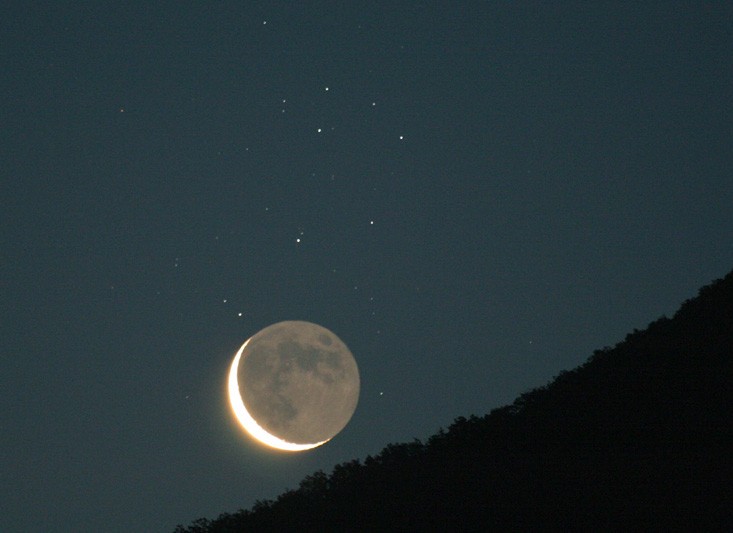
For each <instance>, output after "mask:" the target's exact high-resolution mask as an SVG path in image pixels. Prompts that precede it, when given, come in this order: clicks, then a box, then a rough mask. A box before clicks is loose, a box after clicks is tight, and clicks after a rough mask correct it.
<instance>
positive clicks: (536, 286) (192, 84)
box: [0, 1, 733, 533]
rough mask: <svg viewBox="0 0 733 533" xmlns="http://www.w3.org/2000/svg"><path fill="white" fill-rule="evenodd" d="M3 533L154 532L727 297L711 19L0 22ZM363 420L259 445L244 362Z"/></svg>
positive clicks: (725, 20) (140, 16)
mask: <svg viewBox="0 0 733 533" xmlns="http://www.w3.org/2000/svg"><path fill="white" fill-rule="evenodd" d="M2 11H3V13H2V16H1V17H0V98H1V99H2V100H1V102H2V104H1V105H0V179H1V180H2V182H1V183H2V196H1V198H0V201H1V202H2V203H1V204H0V251H1V253H2V256H1V261H0V290H1V291H2V292H1V293H0V312H1V315H0V316H1V322H0V327H1V328H2V329H1V331H0V350H1V352H0V398H1V404H0V530H2V531H4V532H21V531H22V532H28V531H43V532H46V533H52V532H65V531H75V532H98V531H106V532H117V531H120V532H121V531H170V530H172V529H173V528H174V527H175V525H176V524H177V523H189V522H190V521H191V520H193V519H194V518H197V517H200V516H208V517H215V516H217V515H218V514H219V513H220V512H223V511H236V510H237V509H239V508H242V507H249V506H251V505H252V504H253V503H254V501H255V500H257V499H265V498H272V497H275V496H276V495H277V494H279V493H280V492H282V491H283V490H284V489H285V488H288V487H290V488H295V487H297V485H298V482H299V481H300V479H302V478H303V477H304V476H305V475H307V474H309V473H312V472H314V471H316V470H318V469H323V470H325V471H330V469H331V468H332V467H333V466H334V465H335V464H337V463H340V462H343V461H346V460H350V459H354V458H360V459H363V458H364V457H366V456H367V455H369V454H375V453H377V452H379V451H380V450H381V449H382V447H384V446H385V445H386V444H388V443H392V442H401V441H407V440H412V439H413V438H420V439H425V438H427V437H429V436H430V435H431V434H433V433H434V432H435V431H437V430H438V428H440V427H441V426H442V427H445V426H447V425H449V424H450V423H451V422H452V420H453V419H454V418H455V417H457V416H461V415H464V416H468V415H470V414H478V415H480V414H484V413H487V412H488V411H490V410H491V409H492V408H495V407H498V406H501V405H503V404H506V403H508V402H511V401H512V400H513V399H514V398H515V397H516V396H517V395H518V394H520V393H522V392H524V391H526V390H528V389H530V388H533V387H536V386H540V385H543V384H545V383H547V382H548V381H549V380H550V379H552V377H553V376H555V375H556V374H557V373H559V372H560V371H561V370H563V369H569V368H572V367H574V366H576V365H578V364H580V363H581V362H583V361H584V360H585V359H586V358H587V357H588V356H590V355H591V353H592V351H593V350H594V349H597V348H602V347H603V346H606V345H612V344H614V343H616V342H618V341H620V340H622V339H623V337H624V336H625V334H626V333H627V332H629V331H631V330H632V329H633V328H643V327H644V326H646V324H648V323H649V322H650V321H652V320H654V319H656V318H658V317H659V316H661V315H662V314H670V313H672V312H674V310H675V309H676V307H677V306H678V305H679V304H680V303H681V302H682V301H683V300H684V299H686V298H689V297H692V296H694V295H695V294H696V291H697V289H698V287H700V286H701V285H704V284H706V283H708V282H709V281H711V280H712V279H714V278H717V277H720V276H722V275H723V274H725V273H726V272H727V271H729V270H730V269H731V268H733V208H731V206H733V175H732V173H731V168H732V166H733V142H732V140H733V127H732V125H733V117H732V116H731V102H733V90H732V89H733V67H732V66H731V65H733V61H732V58H733V4H731V3H730V2H710V3H708V2H705V3H703V2H668V1H665V2H634V3H631V2H628V3H624V2H608V3H607V2H584V1H583V2H369V3H361V5H357V3H350V2H340V3H335V2H334V3H324V2H287V3H285V2H282V3H281V2H190V1H189V2H136V1H130V2H106V1H95V2H46V3H44V2H15V1H11V2H10V3H9V4H8V3H6V5H5V6H4V8H3V10H2ZM293 319H297V320H308V321H312V322H316V323H319V324H321V325H323V326H325V327H327V328H329V329H331V330H333V331H334V332H335V333H336V334H338V335H339V336H340V337H341V338H342V339H343V340H344V341H345V342H346V343H347V344H348V345H349V347H350V348H351V350H352V351H353V353H354V355H355V357H356V359H357V361H358V363H359V367H360V371H361V378H362V392H361V399H360V403H359V406H358V408H357V411H356V413H355V415H354V417H353V419H352V421H351V423H350V424H349V425H348V426H347V427H346V429H345V430H344V431H343V432H342V433H341V434H340V435H339V436H337V437H336V438H335V439H334V440H333V441H332V442H330V443H328V444H326V445H325V446H323V447H321V448H318V449H316V450H314V451H311V452H305V453H303V454H296V455H282V454H277V453H273V452H269V451H266V450H264V449H262V448H261V447H259V446H257V445H255V444H252V443H251V442H250V441H249V440H248V439H247V437H245V436H244V435H243V433H242V431H241V430H240V429H239V428H238V427H237V425H236V424H235V422H234V420H233V418H232V415H231V413H230V410H229V407H228V404H227V400H226V395H225V386H224V385H225V380H226V372H227V369H228V365H229V363H230V361H231V359H232V357H233V355H234V353H235V351H236V350H237V348H238V347H239V346H240V344H241V343H242V342H243V341H244V340H245V339H247V338H248V337H249V336H250V335H252V334H254V333H255V332H257V331H258V330H260V329H261V328H263V327H265V326H267V325H269V324H272V323H274V322H278V321H281V320H293Z"/></svg>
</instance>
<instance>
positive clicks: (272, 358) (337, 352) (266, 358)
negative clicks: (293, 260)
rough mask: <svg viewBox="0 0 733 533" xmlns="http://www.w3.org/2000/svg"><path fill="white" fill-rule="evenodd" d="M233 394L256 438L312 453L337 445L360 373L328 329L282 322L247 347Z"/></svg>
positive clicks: (237, 359) (234, 374)
mask: <svg viewBox="0 0 733 533" xmlns="http://www.w3.org/2000/svg"><path fill="white" fill-rule="evenodd" d="M228 388H229V401H230V402H231V405H232V409H233V411H234V414H235V415H236V417H237V419H238V420H239V422H240V423H241V424H242V426H243V427H244V429H245V430H246V431H247V432H248V433H249V434H250V435H251V436H252V437H254V438H255V439H257V440H258V441H259V442H261V443H263V444H265V445H267V446H270V447H272V448H276V449H279V450H287V451H302V450H309V449H311V448H315V447H317V446H320V445H321V444H324V443H326V442H328V441H329V440H331V439H332V438H333V437H334V436H335V435H336V434H338V433H339V432H340V431H341V430H342V429H343V428H344V427H345V426H346V424H347V423H348V422H349V420H350V419H351V416H352V415H353V414H354V411H355V410H356V404H357V402H358V400H359V369H358V368H357V366H356V361H355V360H354V356H353V355H351V352H350V351H349V349H348V348H347V347H346V345H345V344H344V343H343V342H342V341H341V339H339V338H338V337H337V336H336V335H334V334H333V333H332V332H331V331H329V330H327V329H326V328H324V327H321V326H319V325H317V324H312V323H310V322H302V321H287V322H278V323H277V324H273V325H272V326H268V327H266V328H265V329H263V330H262V331H260V332H259V333H256V334H255V335H253V336H252V337H250V338H249V339H248V340H247V341H246V342H245V343H244V344H243V345H242V347H241V348H240V349H239V351H238V352H237V354H236V355H235V356H234V361H232V366H231V368H230V370H229V387H228Z"/></svg>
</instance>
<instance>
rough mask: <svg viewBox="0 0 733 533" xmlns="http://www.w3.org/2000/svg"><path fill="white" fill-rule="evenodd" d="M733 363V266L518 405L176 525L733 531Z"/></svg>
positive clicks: (204, 528) (220, 532)
mask: <svg viewBox="0 0 733 533" xmlns="http://www.w3.org/2000/svg"><path fill="white" fill-rule="evenodd" d="M732 357H733V272H731V273H729V274H728V275H727V276H725V278H723V279H721V280H717V281H715V282H713V283H712V284H710V285H708V286H706V287H703V288H702V289H701V290H700V291H699V294H698V296H697V297H696V298H694V299H691V300H688V301H686V302H685V303H684V304H683V305H682V306H681V307H680V309H679V310H678V311H677V312H676V313H675V315H674V317H673V318H671V319H668V318H665V317H662V318H660V319H658V320H656V321H654V322H652V323H651V324H650V325H649V326H648V327H647V328H646V329H645V330H643V331H636V330H635V331H634V332H633V333H630V334H629V335H627V337H626V339H625V340H624V341H623V342H620V343H619V344H617V345H616V346H614V347H607V348H604V349H601V350H597V351H595V352H594V353H593V355H592V356H591V357H590V358H589V359H588V361H587V362H586V363H584V364H583V365H581V366H580V367H578V368H576V369H574V370H571V371H568V372H562V373H561V374H560V375H559V376H557V377H556V378H555V379H554V380H553V381H552V382H551V383H550V384H548V385H547V386H544V387H540V388H537V389H534V390H532V391H530V392H527V393H525V394H522V395H521V396H520V397H519V398H517V399H516V400H515V401H514V403H513V404H511V405H507V406H505V407H501V408H498V409H495V410H493V411H491V412H490V413H489V414H488V415H486V416H483V417H476V416H471V417H470V418H463V417H461V418H458V419H456V420H455V421H454V422H453V424H452V425H451V426H450V427H448V429H447V430H445V431H444V430H440V431H439V432H438V433H437V434H435V435H433V436H432V437H430V438H429V439H428V440H427V441H426V442H424V443H423V442H420V441H417V440H415V441H413V442H408V443H402V444H390V445H388V446H387V447H386V448H384V449H383V450H382V451H381V452H380V453H379V454H378V455H376V456H374V457H372V456H369V457H367V458H366V459H365V460H364V461H363V462H361V461H358V460H353V461H350V462H347V463H343V464H339V465H337V466H336V467H335V468H334V469H333V471H332V472H331V473H330V474H326V473H324V472H322V471H318V472H315V473H314V474H311V475H309V476H307V477H306V478H305V479H303V480H302V481H301V483H300V485H299V487H298V488H297V489H295V490H289V491H286V492H285V493H283V494H281V495H280V496H278V497H277V498H276V499H275V500H272V501H260V502H257V503H256V504H255V505H254V506H253V508H252V509H250V510H241V511H238V512H235V513H225V514H222V515H220V516H219V517H218V518H216V519H205V518H202V519H199V520H196V521H194V522H193V523H192V524H190V525H189V526H185V527H184V526H180V525H179V526H178V527H177V528H176V530H175V532H176V533H224V532H226V533H231V532H241V531H280V532H281V531H456V530H461V531H493V530H497V531H538V530H542V531H548V530H556V531H577V530H582V531H590V530H596V531H597V530H606V531H607V530H631V531H639V530H647V531H648V530H657V531H664V530H666V531H722V530H726V529H727V528H728V527H730V524H731V519H733V514H732V513H731V508H733V498H731V494H733V488H732V487H731V481H732V479H731V470H730V465H729V463H730V460H729V456H730V454H731V453H733V446H731V444H733V439H732V438H731V437H732V436H733V435H732V430H731V406H732V402H731V392H730V384H731V378H732V377H733V372H732V371H731V370H732V365H731V358H732Z"/></svg>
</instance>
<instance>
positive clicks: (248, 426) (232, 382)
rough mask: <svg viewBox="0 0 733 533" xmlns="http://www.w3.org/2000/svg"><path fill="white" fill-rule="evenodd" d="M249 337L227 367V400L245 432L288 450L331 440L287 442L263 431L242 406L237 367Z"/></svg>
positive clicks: (299, 449) (300, 448) (297, 450)
mask: <svg viewBox="0 0 733 533" xmlns="http://www.w3.org/2000/svg"><path fill="white" fill-rule="evenodd" d="M251 339H252V338H251V337H250V338H249V339H247V340H246V341H245V343H244V344H242V347H241V348H240V349H239V351H238V352H237V355H236V357H234V361H233V362H232V366H231V368H230V369H229V402H230V403H231V405H232V410H233V411H234V415H235V416H236V417H237V419H238V420H239V423H240V424H242V427H243V428H244V429H245V430H246V431H247V433H249V434H250V435H251V436H252V437H254V438H255V439H257V440H258V441H259V442H261V443H262V444H264V445H266V446H269V447H270V448H275V449H277V450H283V451H288V452H300V451H303V450H310V449H311V448H316V447H318V446H320V445H321V444H325V443H326V442H328V441H329V440H331V439H326V440H323V441H321V442H314V443H311V444H295V443H293V442H288V441H286V440H283V439H280V438H278V437H276V436H275V435H271V434H270V433H268V432H267V431H265V429H264V428H263V427H262V426H260V425H259V424H258V423H257V421H256V420H255V419H254V418H253V417H252V415H250V414H249V412H248V411H247V408H246V407H245V406H244V401H243V400H242V395H241V393H240V392H239V382H238V380H237V369H238V367H239V360H240V359H241V358H242V352H244V348H245V347H246V346H247V343H248V342H249V341H250V340H251Z"/></svg>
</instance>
